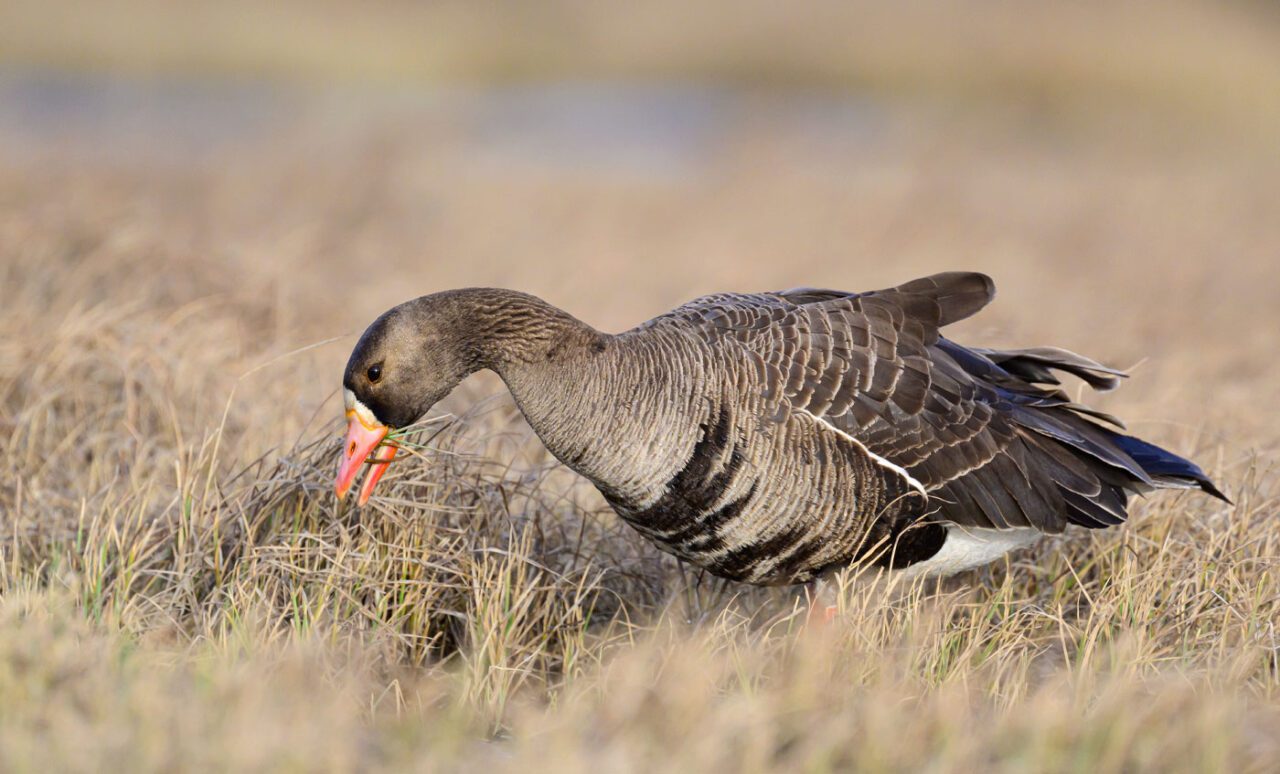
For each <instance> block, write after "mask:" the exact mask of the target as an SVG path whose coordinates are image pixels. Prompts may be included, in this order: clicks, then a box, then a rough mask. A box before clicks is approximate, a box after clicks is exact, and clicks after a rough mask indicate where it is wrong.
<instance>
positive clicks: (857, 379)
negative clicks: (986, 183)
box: [353, 272, 1225, 584]
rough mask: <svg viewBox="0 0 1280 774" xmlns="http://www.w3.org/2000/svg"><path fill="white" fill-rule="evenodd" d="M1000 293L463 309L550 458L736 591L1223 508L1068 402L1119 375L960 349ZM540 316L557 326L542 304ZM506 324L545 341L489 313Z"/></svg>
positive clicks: (480, 355) (955, 279)
mask: <svg viewBox="0 0 1280 774" xmlns="http://www.w3.org/2000/svg"><path fill="white" fill-rule="evenodd" d="M458 292H475V293H490V294H501V293H504V292H505V291H458ZM994 292H995V290H994V285H993V283H992V281H991V280H990V278H988V277H986V276H985V275H982V274H977V273H972V272H951V273H945V274H937V275H933V276H931V277H925V278H922V279H917V280H913V281H911V282H908V283H906V284H903V285H900V286H898V287H895V288H889V289H885V290H879V291H873V292H866V293H847V292H842V291H837V290H826V289H815V288H796V289H792V290H785V291H779V292H772V293H720V294H716V295H710V296H705V297H702V298H699V299H696V300H694V301H691V302H689V303H687V304H685V305H683V306H680V307H678V308H676V309H674V310H672V311H671V312H669V313H667V314H664V315H662V316H660V317H657V318H655V319H653V320H650V321H649V322H647V323H645V324H643V325H641V326H639V327H637V328H635V329H633V330H630V331H627V332H625V333H621V334H617V335H614V336H608V335H605V334H599V333H597V332H595V331H594V330H592V329H590V328H589V326H586V325H584V324H582V323H580V322H578V321H577V320H574V319H573V318H572V317H569V316H568V315H567V314H565V313H563V312H561V311H560V310H557V309H555V308H554V307H551V306H550V305H546V304H544V303H543V302H540V301H538V300H537V299H532V297H529V296H523V295H522V294H521V295H519V296H518V299H519V301H518V303H519V305H520V308H521V310H522V311H521V314H520V315H512V314H507V313H502V312H501V310H502V309H504V308H505V307H506V306H507V305H510V304H515V303H517V302H516V301H504V300H503V297H502V296H501V295H498V296H485V297H483V298H477V299H475V300H473V301H472V302H469V306H468V304H462V305H461V306H462V307H466V308H467V309H469V311H467V312H466V313H465V315H469V316H464V317H460V318H459V320H458V321H457V322H456V323H455V324H456V326H457V327H458V328H460V329H464V330H465V336H466V337H470V338H466V339H465V340H464V341H462V342H461V343H459V344H458V346H459V347H462V348H464V349H466V350H467V351H474V352H476V353H477V354H476V356H475V359H476V362H477V363H478V364H479V365H476V366H474V367H491V368H493V369H494V370H496V371H498V373H499V374H500V375H501V376H502V377H503V378H504V380H505V381H506V382H507V384H508V386H509V387H510V389H511V391H512V394H513V395H514V397H515V399H516V401H517V403H518V404H519V406H520V408H521V410H522V411H523V412H524V413H525V416H526V417H527V418H528V420H529V423H530V425H531V426H532V427H533V428H534V430H535V431H536V432H537V433H538V435H539V436H540V437H541V438H542V440H543V441H544V443H545V444H546V445H547V447H548V448H549V449H550V450H551V452H552V453H553V454H555V455H556V456H557V457H558V458H559V459H561V460H562V461H564V462H565V463H566V464H567V465H569V466H570V467H572V468H573V469H575V470H577V471H578V472H580V473H582V474H583V475H584V476H586V477H587V478H588V479H590V480H591V481H592V482H593V483H594V484H595V485H596V486H597V487H598V488H599V489H600V491H601V492H602V493H603V494H604V496H605V498H606V500H607V501H608V502H609V503H610V505H612V506H613V508H614V509H615V510H616V511H617V512H618V513H619V514H620V516H621V517H622V518H623V519H624V520H626V521H627V523H629V524H630V525H632V526H633V527H635V528H636V529H637V530H638V531H639V532H640V533H641V534H643V535H644V536H645V537H647V538H648V539H650V540H652V541H653V542H655V543H656V544H657V545H658V546H660V547H661V548H663V549H664V550H666V551H669V552H670V553H672V554H674V555H676V556H678V557H680V558H682V559H684V560H686V561H689V562H691V563H693V564H696V565H698V566H701V567H704V568H707V569H708V570H710V571H711V572H713V573H715V574H717V575H720V576H723V577H726V578H731V579H734V580H741V581H748V582H752V583H761V584H775V583H799V582H805V581H809V580H811V579H813V578H815V577H818V576H820V575H821V574H822V573H824V572H826V571H828V570H830V569H833V568H836V567H841V566H844V565H848V564H850V563H854V562H873V563H877V564H880V565H883V566H887V567H895V568H896V567H909V566H911V565H914V564H917V563H922V562H925V561H926V560H928V559H929V558H930V557H932V556H934V555H935V554H937V553H938V552H939V551H940V549H941V548H942V547H943V545H944V543H945V541H946V540H947V536H948V534H950V533H952V532H954V531H955V530H964V529H973V530H976V531H977V532H980V533H981V532H982V531H983V530H1018V532H1017V533H1016V534H1018V535H1027V534H1033V533H1035V534H1040V533H1057V532H1061V531H1062V530H1063V529H1064V528H1065V527H1066V526H1067V525H1068V524H1075V525H1079V526H1082V527H1086V528H1101V527H1107V526H1112V525H1116V524H1120V523H1122V522H1123V521H1124V520H1125V518H1126V513H1127V510H1126V509H1127V502H1128V498H1129V496H1130V495H1131V494H1133V493H1136V492H1146V491H1149V490H1151V489H1156V488H1166V487H1174V488H1199V489H1201V490H1203V491H1205V492H1207V493H1209V494H1211V495H1215V496H1218V497H1221V496H1222V495H1221V493H1220V492H1219V491H1218V490H1217V489H1216V488H1215V487H1214V485H1213V484H1212V482H1210V480H1209V479H1208V477H1207V476H1205V474H1204V472H1203V471H1201V470H1200V469H1199V468H1198V467H1196V466H1195V465H1194V464H1193V463H1191V462H1189V461H1187V460H1185V459H1182V458H1181V457H1178V456H1176V455H1174V454H1172V453H1170V452H1168V451H1165V450H1163V449H1160V448H1159V447H1156V446H1154V445H1152V444H1149V443H1146V442H1145V441H1140V440H1139V439H1136V438H1132V437H1131V436H1127V435H1123V434H1122V433H1120V432H1118V430H1116V429H1112V428H1111V427H1107V426H1106V425H1107V423H1110V424H1112V425H1115V426H1117V427H1118V426H1119V422H1118V420H1116V419H1114V418H1113V417H1110V416H1108V415H1106V414H1102V413H1100V412H1096V411H1094V410H1091V409H1089V408H1087V407H1085V406H1082V405H1079V404H1077V403H1075V402H1073V401H1072V400H1071V399H1070V398H1069V397H1068V396H1067V395H1066V393H1065V392H1063V391H1062V390H1061V389H1059V379H1058V377H1057V373H1067V374H1071V375H1074V376H1077V377H1079V378H1081V379H1083V380H1084V381H1085V382H1087V383H1088V384H1090V385H1091V386H1093V387H1095V388H1097V389H1112V388H1114V387H1115V386H1116V385H1117V384H1118V383H1119V380H1120V378H1122V377H1123V376H1124V375H1123V374H1122V373H1120V372H1119V371H1116V370H1114V369H1111V368H1108V367H1106V366H1103V365H1101V364H1099V363H1097V362H1094V361H1093V360H1090V359H1088V358H1085V357H1082V356H1080V355H1076V354H1074V353H1071V352H1067V351H1066V350H1061V349H1055V348H1048V347H1039V348H1031V349H1018V350H1007V351H1002V350H993V349H977V348H967V347H964V346H962V345H960V344H957V343H955V342H953V341H951V340H949V339H947V338H945V337H944V336H942V334H941V328H942V327H943V326H946V325H948V324H950V323H953V322H956V321H958V320H962V319H965V318H967V317H969V316H971V315H973V314H975V313H976V312H978V311H979V310H980V309H981V308H982V307H983V306H985V305H986V304H987V303H988V302H989V301H990V300H991V299H992V297H993V296H994ZM511 295H512V296H513V297H515V294H511ZM430 298H431V297H427V299H430ZM420 301H422V300H421V299H420ZM411 303H412V302H411ZM539 304H541V305H542V306H545V307H546V310H547V311H546V313H545V314H541V315H540V314H539V313H537V312H536V311H535V312H531V311H529V310H530V309H536V308H538V305H539ZM455 306H458V304H456V303H455ZM451 308H453V307H451ZM417 314H419V315H423V316H425V315H428V314H434V312H426V311H419V312H418V313H417ZM455 314H459V315H463V313H462V312H456V313H455ZM499 315H500V316H501V317H502V319H504V320H513V319H514V320H519V321H523V322H520V325H519V326H517V328H520V326H529V325H535V327H536V337H534V338H529V337H526V336H522V335H521V331H522V330H523V329H522V328H520V329H510V330H509V329H508V328H510V325H506V327H503V326H495V325H491V324H490V323H489V322H488V321H487V317H488V316H499ZM530 319H533V320H535V322H534V323H530V322H529V320H530ZM422 324H425V323H422ZM504 325H505V324H504ZM494 329H500V332H501V333H502V335H503V336H504V337H505V338H506V340H507V341H509V342H511V343H507V344H504V343H502V342H496V343H495V342H494V341H493V340H492V337H491V336H490V331H491V330H494ZM366 335H368V334H366ZM460 335H462V334H460ZM529 341H537V342H546V343H543V344H538V345H537V346H532V345H530V344H529ZM504 347H513V348H516V347H518V349H519V352H520V356H519V357H507V356H505V355H504V349H503V348H504ZM355 360H356V358H355V356H354V355H353V362H355ZM474 367H473V368H472V370H474ZM370 405H373V404H370ZM1224 499H1225V498H1224ZM983 534H987V533H983ZM991 534H995V533H991ZM1010 544H1011V545H1012V542H1011V543H1010ZM978 553H981V552H978Z"/></svg>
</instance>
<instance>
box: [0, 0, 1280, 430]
mask: <svg viewBox="0 0 1280 774" xmlns="http://www.w3.org/2000/svg"><path fill="white" fill-rule="evenodd" d="M1278 139H1280V6H1277V5H1275V4H1274V3H1268V2H1248V1H1246V0H1238V1H1237V2H1198V1H1196V0H1187V1H1185V2H1184V1H1182V0H1175V1H1174V2H1167V3H1161V4H1160V5H1159V6H1158V7H1155V6H1153V5H1151V4H1144V3H1109V2H1076V3H1053V4H1050V3H1037V4H1027V3H1015V2H999V1H997V0H975V1H974V2H941V3H920V2H907V3H892V4H889V3H870V2H868V3H861V2H822V1H820V2H814V3H808V4H805V5H804V6H803V8H794V7H784V6H782V5H779V4H777V3H770V2H755V1H754V0H752V1H749V2H732V3H729V2H702V3H689V2H667V1H666V0H660V1H659V2H651V3H625V2H613V1H612V0H605V1H603V2H601V1H596V2H566V1H560V0H556V1H552V2H544V3H537V4H531V3H519V2H486V3H464V2H432V3H416V2H408V1H407V0H378V1H376V2H360V3H357V2H350V1H349V0H320V1H318V2H316V1H311V0H309V1H308V2H302V1H301V0H282V1H281V2H273V3H270V4H264V3H255V2H247V1H246V0H222V1H221V2H203V1H198V0H197V1H189V2H169V1H167V0H166V1H164V2H161V1H159V0H156V1H154V2H153V1H152V0H96V1H95V2H92V3H85V2H66V1H64V0H51V1H46V2H22V1H21V0H18V1H17V2H15V1H14V0H3V2H2V3H0V240H2V242H0V244H2V245H3V246H0V251H3V256H4V258H3V266H4V271H6V272H8V274H9V279H10V282H9V283H8V284H9V285H10V293H16V292H17V290H16V289H17V288H20V287H21V288H24V291H23V295H24V298H26V299H28V300H30V299H31V298H32V297H33V296H32V292H33V291H32V288H33V287H34V285H33V284H32V283H35V282H36V281H35V280H34V279H33V277H34V276H35V275H34V274H32V271H33V269H32V268H31V267H34V266H37V265H39V266H56V267H57V269H56V271H54V273H51V274H49V275H48V276H47V277H46V278H45V279H44V280H41V282H45V283H46V284H47V285H48V286H49V287H48V288H47V289H46V290H47V295H46V302H47V303H51V304H55V305H56V303H63V302H65V303H68V304H69V303H73V302H74V303H78V304H80V305H81V306H86V307H92V306H94V305H95V304H102V305H105V306H106V307H108V308H123V307H130V305H132V307H131V308H137V307H155V308H163V309H167V310H176V309H182V308H184V305H185V304H189V303H192V302H194V301H197V300H200V302H201V303H205V304H216V303H233V304H235V303H240V304H247V305H248V306H247V307H245V308H244V309H241V310H240V311H238V312H237V314H236V315H235V317H236V318H237V319H238V320H239V321H240V325H239V327H237V328H236V329H235V331H234V332H227V331H224V332H222V333H220V334H219V336H218V341H217V345H218V346H221V347H228V346H230V347H233V348H234V349H235V351H236V352H240V353H243V354H244V355H245V360H244V362H243V363H242V364H240V365H242V366H243V368H244V369H245V370H247V368H249V367H251V366H252V365H253V364H256V363H260V362H264V361H265V360H266V359H269V358H270V357H274V356H276V355H279V354H281V353H284V352H288V351H290V350H293V349H295V348H297V347H300V346H304V345H306V344H308V343H312V342H316V341H320V340H323V339H326V338H328V337H331V336H344V335H345V336H348V337H349V336H351V335H353V334H356V333H358V332H359V331H360V330H361V329H362V328H363V327H364V325H365V324H367V323H368V322H369V321H370V320H371V319H372V318H373V317H374V316H375V315H376V314H378V313H379V312H381V311H382V310H383V309H384V308H386V307H388V306H390V305H392V304H395V303H398V302H399V301H402V300H405V299H406V298H409V297H412V296H416V295H420V294H424V293H428V292H431V291H434V290H439V289H443V288H448V287H454V286H466V285H495V286H504V287H512V288H518V289H522V290H526V291H529V292H533V293H535V294H538V295H541V296H543V297H545V298H546V299H548V300H549V301H551V302H552V303H555V304H558V305H560V306H563V307H565V308H566V309H568V310H570V311H572V312H574V313H575V314H577V315H578V316H580V317H582V318H583V319H585V320H587V321H588V322H590V323H592V324H595V325H597V326H598V327H601V328H602V329H605V330H613V331H616V330H621V329H624V328H626V327H630V326H631V325H634V324H636V323H638V322H640V321H642V320H645V319H647V318H649V317H651V316H653V315H655V314H657V313H660V312H662V311H665V310H666V309H668V308H670V307H672V306H674V305H676V304H678V303H681V302H682V301H685V300H687V299H689V298H692V297H694V296H697V295H700V294H703V293H708V292H714V291H720V290H744V291H745V290H762V289H777V288H783V287H790V286H795V285H818V286H831V287H838V288H842V289H871V288H876V287H881V286H886V285H889V284H896V283H898V282H901V281H904V280H907V279H910V278H912V277H915V276H917V275H921V274H925V273H929V272H934V271H939V270H945V269H977V270H982V271H986V272H988V273H990V274H992V275H993V276H994V277H995V278H996V281H997V286H998V288H999V290H1000V298H999V300H998V302H997V303H996V304H995V305H994V306H993V307H992V308H991V310H990V311H989V312H987V313H985V314H984V315H983V316H981V317H979V318H978V319H977V320H974V321H970V322H969V323H966V325H967V326H969V327H967V328H966V329H965V330H966V331H967V333H966V334H962V338H963V337H964V336H965V335H967V336H968V340H970V341H975V342H981V343H993V342H994V343H1000V344H1005V345H1026V344H1040V343H1052V344H1059V345H1063V346H1066V347H1069V348H1076V349H1080V350H1082V351H1085V352H1086V353H1088V354H1090V355H1093V356H1096V357H1099V358H1102V359H1104V360H1106V361H1107V362H1109V363H1112V364H1114V365H1117V366H1121V367H1133V366H1135V365H1139V366H1140V371H1142V372H1143V375H1144V378H1142V379H1139V380H1135V381H1134V382H1133V385H1134V390H1132V393H1137V394H1136V395H1134V397H1135V398H1142V399H1158V400H1159V401H1160V403H1158V404H1156V405H1160V406H1170V405H1172V406H1173V407H1174V410H1166V411H1164V412H1161V413H1163V414H1165V415H1166V418H1174V417H1176V416H1177V415H1178V413H1179V412H1178V410H1177V409H1182V410H1184V411H1186V412H1190V411H1192V410H1194V411H1197V412H1207V414H1208V416H1204V415H1198V416H1197V417H1196V418H1194V419H1187V423H1189V424H1191V425H1192V426H1194V427H1195V428H1199V427H1201V426H1202V425H1204V424H1213V422H1215V421H1226V420H1225V418H1224V417H1222V416H1213V412H1214V411H1215V406H1216V405H1220V404H1219V403H1218V402H1217V401H1216V400H1214V399H1211V398H1216V397H1219V396H1221V394H1223V393H1232V391H1238V392H1240V394H1239V395H1238V397H1241V398H1244V397H1247V396H1250V395H1253V396H1256V394H1257V385H1256V384H1255V385H1254V387H1252V388H1251V387H1249V386H1248V385H1246V384H1245V383H1244V382H1242V381H1240V377H1241V375H1244V376H1247V377H1250V378H1261V379H1264V381H1265V380H1267V379H1271V378H1272V377H1274V369H1273V367H1272V366H1271V365H1270V363H1269V362H1266V359H1265V358H1261V359H1260V358H1259V357H1258V356H1257V355H1258V353H1260V352H1270V351H1274V350H1275V348H1276V346H1277V344H1278V343H1280V342H1278V341H1277V337H1278V336H1280V334H1278V333H1277V330H1278V329H1280V312H1277V311H1276V306H1277V304H1276V302H1275V299H1276V295H1277V290H1280V284H1278V280H1277V269H1280V175H1277V171H1278V169H1280V164H1278V163H1277V162H1280V142H1277V140H1278ZM23 267H26V268H23ZM50 271H53V270H50ZM36 284H37V285H38V284H39V283H36ZM36 295H37V296H38V295H39V294H36ZM55 298H60V299H62V300H63V301H57V302H56V301H55V300H54V299H55ZM8 300H9V301H11V302H12V301H13V300H14V299H13V298H12V297H10V298H9V299H8ZM250 307H251V308H250ZM352 341H353V339H351V338H346V339H343V340H342V341H341V342H339V343H336V344H332V345H329V346H327V347H324V348H321V349H319V350H317V351H316V352H315V353H312V354H309V355H307V356H305V357H299V358H296V359H295V360H294V361H293V363H292V364H291V365H290V367H289V371H290V374H291V375H300V378H301V379H302V381H300V382H299V383H298V384H300V385H302V388H301V389H299V390H295V391H292V392H290V393H289V394H290V396H291V400H292V401H293V402H294V404H295V406H296V408H297V409H298V410H297V411H294V410H293V409H291V410H290V411H289V412H282V413H284V414H286V415H288V416H292V415H293V414H295V413H296V414H298V415H299V416H305V415H306V414H307V413H308V412H309V411H310V410H313V409H315V408H317V407H318V405H319V403H320V402H321V401H323V400H325V399H329V398H331V396H332V392H331V391H330V390H329V385H333V386H336V383H337V373H338V369H340V367H341V365H342V362H343V361H344V359H345V356H346V353H347V352H348V351H349V347H350V345H351V343H352ZM197 346H205V347H209V346H213V344H212V343H209V344H195V343H192V344H190V346H187V345H184V346H183V347H182V348H180V349H182V351H187V352H190V348H192V347H197ZM15 357H16V356H15ZM1144 358H1150V360H1149V361H1145V360H1144ZM240 365H237V366H234V367H233V366H228V367H227V368H226V370H227V371H228V373H226V374H224V376H228V377H235V376H238V375H239V373H237V372H235V368H236V367H240ZM1215 373H1216V374H1234V375H1235V377H1236V378H1233V379H1232V380H1231V381H1230V382H1228V381H1225V380H1223V379H1221V378H1213V379H1210V380H1209V384H1208V385H1207V386H1203V385H1200V384H1199V381H1200V379H1201V377H1204V376H1205V375H1208V374H1215ZM1162 375H1164V376H1165V377H1167V378H1160V377H1161V376H1162ZM277 376H278V375H277ZM210 378H214V377H210ZM266 378H276V377H266ZM212 384H214V383H213V382H208V381H205V380H200V386H201V388H202V389H204V388H207V387H209V386H211V385H212ZM495 384H496V383H495ZM318 385H325V388H324V389H323V390H320V389H319V387H318ZM490 386H493V385H490ZM495 389H496V388H495ZM210 394H213V393H210ZM224 395H225V392H222V393H218V394H217V396H216V399H217V400H221V399H222V396H224ZM331 405H332V404H331ZM1169 415H1172V417H1171V416H1169ZM1137 419H1138V421H1139V423H1141V421H1142V419H1143V418H1142V417H1141V416H1139V417H1137ZM282 427H284V428H285V430H282V431H281V432H280V433H274V434H273V437H272V438H270V439H267V440H269V441H270V442H272V443H279V442H281V440H282V439H283V438H284V437H285V436H286V435H287V432H286V431H287V430H292V429H294V428H293V426H292V423H290V422H285V423H284V424H283V425H282ZM1241 429H1242V431H1243V432H1246V433H1249V432H1250V431H1251V429H1252V428H1250V427H1242V428H1241ZM1270 439H1271V434H1270V433H1265V434H1258V433H1254V435H1253V436H1252V437H1249V440H1250V441H1252V442H1255V443H1257V442H1262V441H1264V440H1265V441H1269V440H1270ZM1165 440H1168V439H1167V438H1166V439H1165Z"/></svg>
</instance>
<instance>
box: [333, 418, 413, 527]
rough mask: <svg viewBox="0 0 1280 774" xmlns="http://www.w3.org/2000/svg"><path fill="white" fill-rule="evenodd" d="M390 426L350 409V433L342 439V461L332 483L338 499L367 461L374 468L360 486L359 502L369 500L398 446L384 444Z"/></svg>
mask: <svg viewBox="0 0 1280 774" xmlns="http://www.w3.org/2000/svg"><path fill="white" fill-rule="evenodd" d="M390 429H391V428H389V427H387V426H386V425H383V424H378V423H374V424H373V425H368V424H365V423H364V421H363V420H362V419H361V418H360V416H359V415H358V414H357V413H356V412H355V411H348V412H347V437H346V440H345V441H343V443H342V463H341V464H340V465H339V466H338V478H337V480H336V481H335V483H334V487H333V489H334V492H336V493H337V495H338V499H339V500H341V499H342V498H344V497H346V495H347V492H348V491H350V489H351V485H352V484H354V483H355V480H356V476H357V475H359V473H360V470H361V468H363V467H364V465H365V463H366V462H368V463H370V465H371V466H372V469H371V470H370V471H369V475H368V476H366V477H365V481H364V485H363V486H361V487H360V497H359V499H358V500H357V504H358V505H364V504H365V503H366V502H368V501H369V496H370V495H372V494H373V488H374V486H375V485H377V483H378V479H380V478H382V474H383V473H386V472H387V467H388V466H389V465H390V464H391V460H392V459H393V458H394V457H395V456H396V451H397V450H398V447H396V445H395V444H393V443H388V444H383V440H384V439H385V438H386V437H387V433H388V432H389V431H390ZM371 455H372V459H370V456H371Z"/></svg>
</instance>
